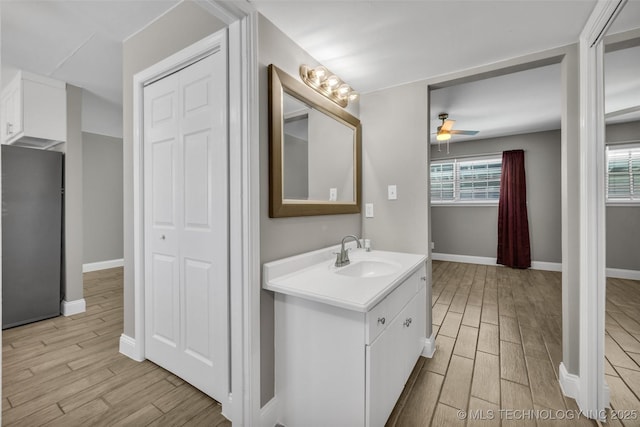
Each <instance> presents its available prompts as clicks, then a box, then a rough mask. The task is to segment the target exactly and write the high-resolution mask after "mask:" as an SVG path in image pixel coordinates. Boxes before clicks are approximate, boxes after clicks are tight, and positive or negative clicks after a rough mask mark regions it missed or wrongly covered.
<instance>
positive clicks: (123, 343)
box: [120, 334, 144, 362]
mask: <svg viewBox="0 0 640 427" xmlns="http://www.w3.org/2000/svg"><path fill="white" fill-rule="evenodd" d="M120 353H122V354H124V355H125V356H127V357H128V358H129V359H133V360H135V361H136V362H142V361H143V360H144V356H141V355H140V351H139V350H138V346H137V345H136V340H135V339H134V338H131V337H130V336H129V335H125V334H122V335H120Z"/></svg>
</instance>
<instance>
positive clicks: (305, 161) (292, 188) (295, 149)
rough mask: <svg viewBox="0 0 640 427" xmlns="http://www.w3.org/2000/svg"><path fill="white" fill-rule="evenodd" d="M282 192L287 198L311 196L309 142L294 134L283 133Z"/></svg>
mask: <svg viewBox="0 0 640 427" xmlns="http://www.w3.org/2000/svg"><path fill="white" fill-rule="evenodd" d="M282 139H283V141H282V145H283V146H282V158H283V164H282V187H283V188H282V193H283V197H285V198H287V199H300V200H306V199H308V198H309V143H308V142H307V140H303V139H300V138H296V137H295V136H293V135H287V134H286V133H285V134H284V135H283V138H282Z"/></svg>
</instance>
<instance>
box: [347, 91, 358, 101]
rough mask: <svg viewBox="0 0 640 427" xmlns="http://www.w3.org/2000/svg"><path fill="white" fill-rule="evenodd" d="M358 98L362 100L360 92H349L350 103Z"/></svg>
mask: <svg viewBox="0 0 640 427" xmlns="http://www.w3.org/2000/svg"><path fill="white" fill-rule="evenodd" d="M358 98H360V94H359V93H358V92H356V91H355V90H352V91H351V92H349V101H355V100H356V99H358Z"/></svg>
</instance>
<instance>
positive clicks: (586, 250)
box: [575, 0, 627, 420]
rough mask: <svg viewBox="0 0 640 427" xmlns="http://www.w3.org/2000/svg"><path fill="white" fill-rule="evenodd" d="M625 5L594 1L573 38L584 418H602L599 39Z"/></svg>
mask: <svg viewBox="0 0 640 427" xmlns="http://www.w3.org/2000/svg"><path fill="white" fill-rule="evenodd" d="M626 1H627V0H599V1H598V2H597V3H596V5H595V7H594V9H593V11H592V12H591V15H590V16H589V19H588V20H587V23H586V24H585V26H584V28H583V30H582V32H581V33H580V38H579V42H578V43H579V52H580V163H581V167H580V235H581V242H580V246H581V250H580V304H579V311H580V313H579V317H580V328H579V337H580V378H579V390H578V393H577V396H575V398H576V400H577V402H578V406H579V407H580V409H581V410H582V411H583V412H584V413H585V414H586V415H587V416H588V417H589V418H594V419H599V420H604V419H606V412H605V408H606V407H607V406H608V405H609V388H608V387H607V384H606V381H605V373H604V358H605V353H604V341H605V339H604V334H605V307H606V300H605V297H606V230H605V228H606V217H605V215H606V212H605V169H606V165H605V121H604V35H605V33H606V32H607V30H608V28H609V27H610V26H611V24H612V22H613V21H614V20H615V18H616V16H617V15H618V13H619V12H620V10H622V8H623V7H624V5H625V3H626Z"/></svg>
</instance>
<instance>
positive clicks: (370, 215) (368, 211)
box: [364, 203, 373, 218]
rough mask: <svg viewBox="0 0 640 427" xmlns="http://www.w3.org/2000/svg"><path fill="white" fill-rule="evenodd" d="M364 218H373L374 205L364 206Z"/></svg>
mask: <svg viewBox="0 0 640 427" xmlns="http://www.w3.org/2000/svg"><path fill="white" fill-rule="evenodd" d="M364 216H365V217H366V218H373V203H367V204H365V205H364Z"/></svg>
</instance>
